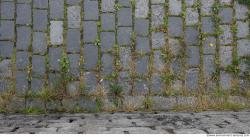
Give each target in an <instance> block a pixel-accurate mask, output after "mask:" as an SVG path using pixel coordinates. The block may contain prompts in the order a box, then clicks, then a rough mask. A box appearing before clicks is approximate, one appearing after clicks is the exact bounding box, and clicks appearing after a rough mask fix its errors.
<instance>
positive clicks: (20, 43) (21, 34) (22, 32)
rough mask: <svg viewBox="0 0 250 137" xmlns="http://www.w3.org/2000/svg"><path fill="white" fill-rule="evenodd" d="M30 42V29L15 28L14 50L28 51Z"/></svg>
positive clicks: (23, 27)
mask: <svg viewBox="0 0 250 137" xmlns="http://www.w3.org/2000/svg"><path fill="white" fill-rule="evenodd" d="M30 42H31V28H30V27H25V26H22V27H17V42H16V48H17V49H18V50H28V48H29V46H30Z"/></svg>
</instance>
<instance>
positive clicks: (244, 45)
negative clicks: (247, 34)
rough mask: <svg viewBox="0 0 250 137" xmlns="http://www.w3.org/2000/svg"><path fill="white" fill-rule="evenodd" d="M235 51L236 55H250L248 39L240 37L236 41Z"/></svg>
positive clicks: (249, 41)
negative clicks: (240, 38)
mask: <svg viewBox="0 0 250 137" xmlns="http://www.w3.org/2000/svg"><path fill="white" fill-rule="evenodd" d="M237 53H238V56H240V57H242V56H249V55H250V40H248V39H242V40H238V41H237Z"/></svg>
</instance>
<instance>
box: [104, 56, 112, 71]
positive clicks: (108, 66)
mask: <svg viewBox="0 0 250 137" xmlns="http://www.w3.org/2000/svg"><path fill="white" fill-rule="evenodd" d="M112 72H113V57H112V56H111V55H110V54H103V55H102V73H103V74H104V75H108V74H111V73H112Z"/></svg>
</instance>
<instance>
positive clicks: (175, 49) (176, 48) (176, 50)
mask: <svg viewBox="0 0 250 137" xmlns="http://www.w3.org/2000/svg"><path fill="white" fill-rule="evenodd" d="M168 45H169V49H170V50H171V53H173V55H175V56H177V55H179V54H180V51H181V49H182V47H181V43H180V41H179V40H178V39H172V38H170V39H169V40H168Z"/></svg>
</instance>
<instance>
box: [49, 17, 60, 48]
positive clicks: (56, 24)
mask: <svg viewBox="0 0 250 137" xmlns="http://www.w3.org/2000/svg"><path fill="white" fill-rule="evenodd" d="M50 42H51V44H52V45H60V44H62V43H63V22H62V21H50Z"/></svg>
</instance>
